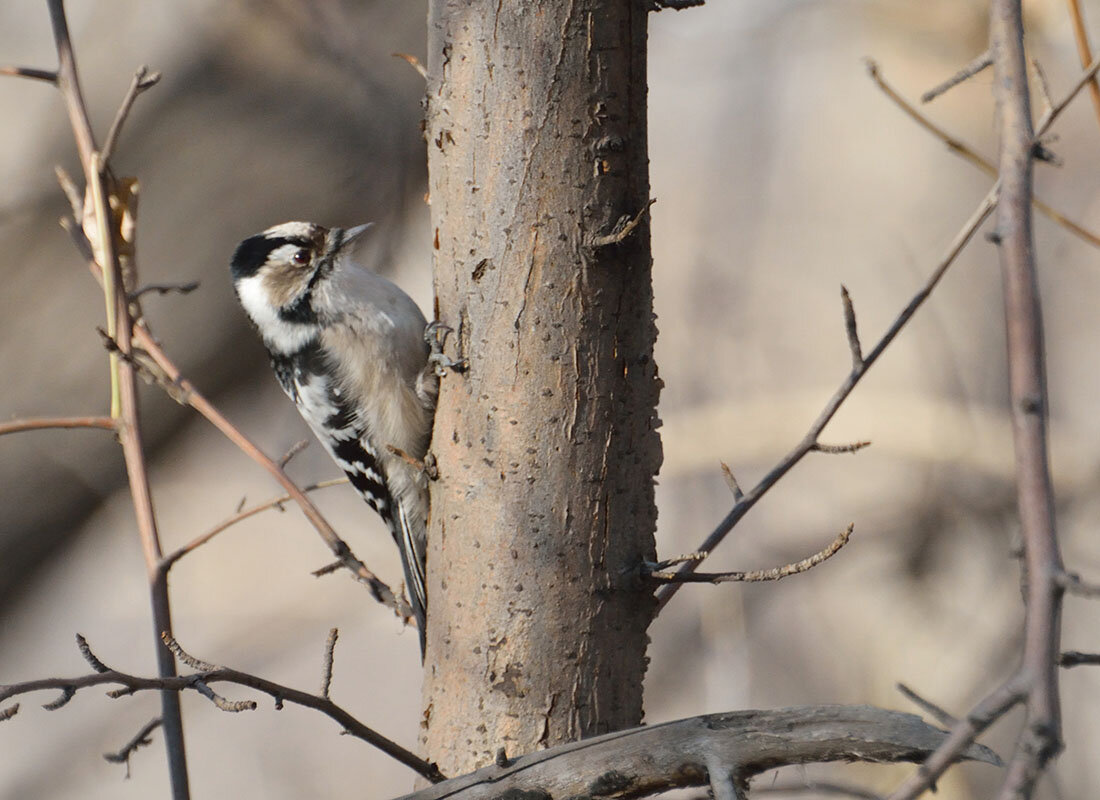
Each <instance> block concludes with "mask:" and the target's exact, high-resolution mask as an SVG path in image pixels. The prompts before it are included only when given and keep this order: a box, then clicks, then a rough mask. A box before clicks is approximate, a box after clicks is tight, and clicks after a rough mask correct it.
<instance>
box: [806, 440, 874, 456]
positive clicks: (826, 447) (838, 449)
mask: <svg viewBox="0 0 1100 800" xmlns="http://www.w3.org/2000/svg"><path fill="white" fill-rule="evenodd" d="M870 446H871V442H870V441H869V440H867V439H864V440H863V441H860V442H848V444H822V443H821V442H818V443H816V444H815V445H814V446H813V448H812V449H813V451H814V452H815V453H827V454H829V455H839V454H841V453H858V452H859V451H860V450H862V449H863V448H865V447H870Z"/></svg>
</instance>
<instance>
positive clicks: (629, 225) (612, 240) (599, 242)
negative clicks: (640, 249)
mask: <svg viewBox="0 0 1100 800" xmlns="http://www.w3.org/2000/svg"><path fill="white" fill-rule="evenodd" d="M656 202H657V198H656V197H652V198H650V199H649V202H647V203H646V204H645V205H644V206H642V208H641V210H639V211H638V213H637V214H635V215H634V216H633V217H622V218H621V219H620V220H619V221H618V223H617V224H616V225H615V229H614V230H613V231H611V233H609V234H607V235H606V236H595V237H593V239H592V243H591V244H592V247H607V246H608V245H611V244H618V243H619V242H622V241H623V240H625V239H626V237H628V236H629V235H630V234H632V233H634V229H635V228H637V227H638V225H640V224H641V222H642V219H643V218H644V217H645V215H646V214H648V213H649V209H650V208H651V207H652V206H653V204H654V203H656Z"/></svg>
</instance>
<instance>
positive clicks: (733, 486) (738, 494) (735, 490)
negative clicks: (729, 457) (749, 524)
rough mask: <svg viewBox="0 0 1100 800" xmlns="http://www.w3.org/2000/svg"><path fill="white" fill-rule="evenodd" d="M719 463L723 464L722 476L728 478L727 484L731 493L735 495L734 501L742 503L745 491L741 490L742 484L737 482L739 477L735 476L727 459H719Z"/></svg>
mask: <svg viewBox="0 0 1100 800" xmlns="http://www.w3.org/2000/svg"><path fill="white" fill-rule="evenodd" d="M718 463H719V464H721V465H722V477H723V478H725V479H726V486H728V487H729V489H730V493H731V494H732V495H733V502H735V503H740V502H741V500H742V499H743V498H744V497H745V493H744V492H743V491H741V484H739V483H738V482H737V478H735V477H734V475H733V470H731V469H730V467H729V464H727V463H726V462H725V461H719V462H718Z"/></svg>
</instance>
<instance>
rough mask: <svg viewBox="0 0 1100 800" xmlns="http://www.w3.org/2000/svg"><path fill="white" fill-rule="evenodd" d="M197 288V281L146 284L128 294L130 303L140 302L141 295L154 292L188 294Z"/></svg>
mask: <svg viewBox="0 0 1100 800" xmlns="http://www.w3.org/2000/svg"><path fill="white" fill-rule="evenodd" d="M198 288H199V282H198V281H188V282H187V283H147V284H146V285H145V286H142V287H140V288H138V289H136V290H134V291H132V292H130V302H131V303H132V302H134V301H135V300H140V299H141V296H142V295H146V294H149V293H150V292H156V293H157V294H168V293H170V292H175V293H176V294H190V293H191V292H193V291H195V290H196V289H198Z"/></svg>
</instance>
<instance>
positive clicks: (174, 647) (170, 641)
mask: <svg viewBox="0 0 1100 800" xmlns="http://www.w3.org/2000/svg"><path fill="white" fill-rule="evenodd" d="M160 638H161V639H162V640H164V644H165V645H166V646H167V647H168V649H169V650H171V651H172V655H174V656H175V657H176V658H178V659H179V660H180V661H182V662H183V663H184V664H186V665H187V666H189V667H190V668H191V669H193V670H196V671H198V672H213V671H214V670H216V669H218V667H216V666H215V665H214V664H210V663H208V662H206V661H202V660H200V659H198V658H195V657H194V656H193V655H191V654H190V653H188V652H187V651H186V650H184V649H183V648H182V647H181V646H180V643H179V642H177V641H176V640H175V638H174V637H173V636H172V635H171V634H169V633H162V634H161V635H160Z"/></svg>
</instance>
